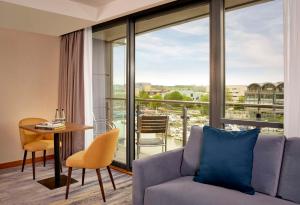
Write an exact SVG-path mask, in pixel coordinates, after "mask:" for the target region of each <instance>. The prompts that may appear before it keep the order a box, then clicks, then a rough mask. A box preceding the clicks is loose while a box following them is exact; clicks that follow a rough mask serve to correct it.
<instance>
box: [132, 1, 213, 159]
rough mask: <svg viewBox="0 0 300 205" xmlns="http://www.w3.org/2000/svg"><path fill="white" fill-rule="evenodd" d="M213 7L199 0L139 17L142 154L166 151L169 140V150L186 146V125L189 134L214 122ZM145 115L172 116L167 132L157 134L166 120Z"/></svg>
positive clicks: (137, 93) (138, 94)
mask: <svg viewBox="0 0 300 205" xmlns="http://www.w3.org/2000/svg"><path fill="white" fill-rule="evenodd" d="M208 10H209V8H208V5H207V4H201V5H193V6H192V7H187V8H184V9H182V10H180V11H178V10H177V11H176V12H169V13H168V14H161V15H159V16H154V17H152V18H147V19H143V20H140V21H137V22H136V31H137V34H136V39H135V40H136V43H135V48H136V57H135V58H136V76H135V80H136V84H135V89H136V90H135V96H136V108H137V113H138V115H137V119H136V122H137V135H136V144H137V145H138V146H136V154H137V156H136V157H137V158H141V157H144V156H148V155H152V154H156V153H159V152H162V151H165V147H164V144H165V143H166V144H167V146H166V150H172V149H176V148H179V147H182V146H183V141H184V136H185V135H184V133H183V131H184V130H187V136H188V134H189V130H190V126H191V125H192V124H199V125H204V124H208V112H209V111H208V102H209V97H208V96H209V87H208V86H209V18H208ZM184 108H186V109H187V115H188V116H189V117H190V118H189V120H187V122H185V120H184V119H182V115H183V110H184ZM143 116H146V117H159V116H167V117H168V122H167V123H166V124H167V127H168V129H166V133H155V132H156V131H157V130H159V129H160V128H161V127H164V126H165V125H164V124H159V123H158V122H157V121H155V120H153V119H154V118H153V119H151V120H149V121H146V118H143ZM143 125H145V126H143ZM150 130H151V131H150ZM163 131H164V130H163ZM149 132H150V133H149ZM165 136H166V137H165Z"/></svg>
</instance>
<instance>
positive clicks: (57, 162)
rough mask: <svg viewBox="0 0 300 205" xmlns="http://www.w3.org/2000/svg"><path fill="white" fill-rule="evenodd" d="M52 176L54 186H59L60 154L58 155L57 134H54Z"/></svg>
mask: <svg viewBox="0 0 300 205" xmlns="http://www.w3.org/2000/svg"><path fill="white" fill-rule="evenodd" d="M54 166H55V168H54V174H55V186H56V187H59V186H60V154H59V134H58V133H55V134H54Z"/></svg>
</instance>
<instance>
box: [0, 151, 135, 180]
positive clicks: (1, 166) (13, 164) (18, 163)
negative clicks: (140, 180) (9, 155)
mask: <svg viewBox="0 0 300 205" xmlns="http://www.w3.org/2000/svg"><path fill="white" fill-rule="evenodd" d="M46 159H47V160H51V159H54V155H48V156H46ZM42 161H43V157H37V158H35V162H42ZM22 162H23V160H17V161H13V162H6V163H2V164H0V169H6V168H11V167H17V166H21V165H22ZM31 163H32V161H31V159H26V164H31ZM110 168H112V169H114V170H116V171H119V172H122V173H124V174H128V175H130V176H132V172H130V171H127V170H125V169H122V168H119V167H116V166H112V165H110Z"/></svg>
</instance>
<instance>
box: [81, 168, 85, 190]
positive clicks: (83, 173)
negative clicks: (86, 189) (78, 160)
mask: <svg viewBox="0 0 300 205" xmlns="http://www.w3.org/2000/svg"><path fill="white" fill-rule="evenodd" d="M84 175H85V168H83V169H82V181H81V186H83V185H84Z"/></svg>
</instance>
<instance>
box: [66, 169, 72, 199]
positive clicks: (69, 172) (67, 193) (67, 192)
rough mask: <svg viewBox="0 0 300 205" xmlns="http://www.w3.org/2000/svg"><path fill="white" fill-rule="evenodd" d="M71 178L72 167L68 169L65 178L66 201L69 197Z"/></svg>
mask: <svg viewBox="0 0 300 205" xmlns="http://www.w3.org/2000/svg"><path fill="white" fill-rule="evenodd" d="M71 176H72V167H69V169H68V178H67V188H66V197H65V199H68V196H69V188H70V183H71Z"/></svg>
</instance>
